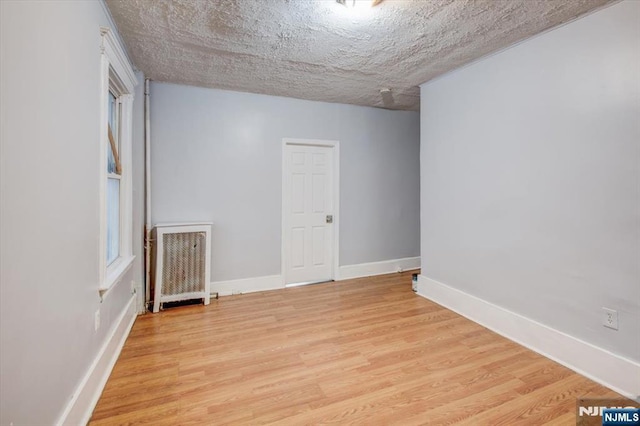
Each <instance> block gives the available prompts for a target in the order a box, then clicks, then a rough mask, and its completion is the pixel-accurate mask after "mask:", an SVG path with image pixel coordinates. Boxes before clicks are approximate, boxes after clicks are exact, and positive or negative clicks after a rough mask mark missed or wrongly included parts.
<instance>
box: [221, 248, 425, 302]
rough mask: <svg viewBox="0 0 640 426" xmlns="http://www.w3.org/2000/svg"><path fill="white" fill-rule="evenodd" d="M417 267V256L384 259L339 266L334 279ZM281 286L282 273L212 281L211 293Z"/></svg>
mask: <svg viewBox="0 0 640 426" xmlns="http://www.w3.org/2000/svg"><path fill="white" fill-rule="evenodd" d="M419 268H420V258H419V257H407V258H404V259H392V260H384V261H382V262H372V263H360V264H358V265H347V266H340V269H339V271H338V277H337V278H336V281H338V280H347V279H350V278H360V277H370V276H373V275H382V274H391V273H394V272H398V270H399V269H401V270H403V271H409V270H412V269H419ZM281 288H285V286H284V278H283V276H282V275H268V276H264V277H254V278H242V279H238V280H227V281H213V282H212V283H211V293H218V296H230V295H232V294H243V293H254V292H256V291H267V290H277V289H281Z"/></svg>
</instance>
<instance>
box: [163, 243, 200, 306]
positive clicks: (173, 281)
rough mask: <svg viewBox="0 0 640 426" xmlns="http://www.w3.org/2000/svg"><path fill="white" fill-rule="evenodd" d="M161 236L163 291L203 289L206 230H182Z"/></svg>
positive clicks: (169, 292) (175, 292)
mask: <svg viewBox="0 0 640 426" xmlns="http://www.w3.org/2000/svg"><path fill="white" fill-rule="evenodd" d="M162 238H163V253H162V255H163V259H164V261H163V264H162V294H163V295H178V294H183V293H192V292H199V291H204V283H205V272H206V271H205V266H206V256H207V250H206V234H205V233H204V232H180V233H171V234H164V235H163V236H162Z"/></svg>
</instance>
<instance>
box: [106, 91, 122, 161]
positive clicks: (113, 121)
mask: <svg viewBox="0 0 640 426" xmlns="http://www.w3.org/2000/svg"><path fill="white" fill-rule="evenodd" d="M108 103H109V105H108V106H109V127H111V133H112V135H113V140H114V141H115V142H116V147H118V148H119V141H118V135H119V133H118V124H119V120H118V112H119V111H118V102H117V98H116V96H115V95H114V94H113V93H112V92H109V100H108ZM107 151H108V153H109V154H108V160H107V172H108V173H115V172H116V160H115V157H114V155H113V151H112V150H111V144H109V145H108V148H107Z"/></svg>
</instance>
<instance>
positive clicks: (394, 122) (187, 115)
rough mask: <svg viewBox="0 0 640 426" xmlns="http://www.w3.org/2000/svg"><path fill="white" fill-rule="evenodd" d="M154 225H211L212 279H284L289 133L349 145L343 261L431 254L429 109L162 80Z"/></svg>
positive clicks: (344, 159) (343, 188) (156, 94)
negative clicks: (425, 222)
mask: <svg viewBox="0 0 640 426" xmlns="http://www.w3.org/2000/svg"><path fill="white" fill-rule="evenodd" d="M151 123H152V129H151V134H152V185H153V188H152V214H153V222H154V223H158V222H176V221H193V220H209V221H213V222H214V223H215V225H214V232H213V257H212V261H213V263H212V271H213V272H212V275H213V276H212V280H213V281H221V280H230V279H236V278H249V277H260V276H267V275H276V274H280V268H281V261H280V250H281V210H282V198H281V191H282V189H281V186H282V164H281V163H282V139H283V138H300V139H331V140H338V141H340V214H341V219H340V220H341V222H340V259H339V261H340V265H352V264H359V263H367V262H376V261H382V260H390V259H399V258H405V257H415V256H419V255H420V248H419V246H420V237H419V233H420V223H419V216H420V213H419V197H420V194H419V185H420V182H419V173H420V172H419V144H420V140H419V114H418V113H416V112H406V111H387V110H382V109H375V108H367V107H360V106H353V105H342V104H330V103H323V102H311V101H304V100H298V99H289V98H281V97H274V96H265V95H255V94H248V93H238V92H230V91H222V90H213V89H203V88H196V87H189V86H180V85H172V84H165V83H153V84H152V85H151Z"/></svg>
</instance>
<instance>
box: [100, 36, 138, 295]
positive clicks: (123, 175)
mask: <svg viewBox="0 0 640 426" xmlns="http://www.w3.org/2000/svg"><path fill="white" fill-rule="evenodd" d="M101 34H102V47H101V48H102V59H101V61H102V96H101V103H102V107H101V118H100V123H101V125H100V129H101V133H102V134H101V138H100V176H101V179H100V205H101V209H100V218H101V220H100V223H101V226H100V228H101V229H100V250H99V253H100V293H101V294H104V293H106V292H107V291H108V290H109V289H110V288H111V287H113V285H115V284H116V283H117V282H118V281H120V279H121V278H122V276H123V274H124V273H125V272H126V271H127V270H128V269H129V267H131V264H132V262H133V258H134V257H133V247H132V229H131V227H132V216H133V212H132V209H131V136H132V128H131V119H132V117H131V115H132V103H133V89H134V87H135V84H136V78H135V75H134V73H133V70H132V68H131V65H130V64H129V62H128V60H127V57H126V56H125V54H124V51H123V50H122V48H121V47H120V44H119V43H118V41H117V40H116V39H115V37H114V36H113V33H112V31H111V30H110V29H108V28H102V29H101Z"/></svg>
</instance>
